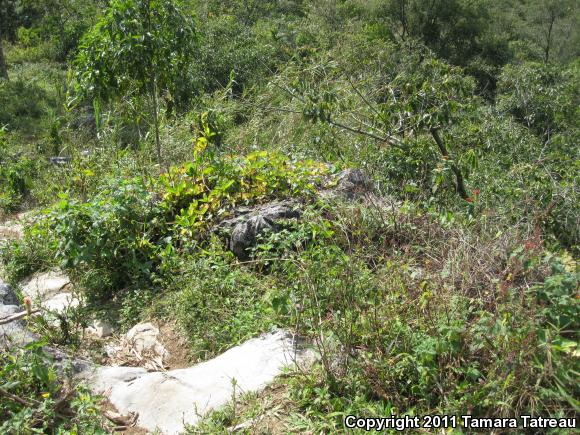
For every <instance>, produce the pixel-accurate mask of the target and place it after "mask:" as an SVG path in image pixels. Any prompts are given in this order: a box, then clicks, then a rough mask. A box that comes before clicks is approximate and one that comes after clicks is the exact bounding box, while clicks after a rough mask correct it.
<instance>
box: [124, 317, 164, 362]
mask: <svg viewBox="0 0 580 435" xmlns="http://www.w3.org/2000/svg"><path fill="white" fill-rule="evenodd" d="M158 336H159V329H158V328H156V327H155V326H154V325H153V324H152V323H139V324H137V325H135V326H133V327H132V328H131V329H130V330H129V331H128V332H127V334H125V341H126V342H127V343H129V345H130V347H132V348H133V349H135V350H136V351H137V352H139V353H153V354H156V355H159V356H161V357H166V356H167V355H168V352H167V350H166V349H165V347H164V346H163V345H162V344H161V343H160V342H159V340H158V339H157V337H158Z"/></svg>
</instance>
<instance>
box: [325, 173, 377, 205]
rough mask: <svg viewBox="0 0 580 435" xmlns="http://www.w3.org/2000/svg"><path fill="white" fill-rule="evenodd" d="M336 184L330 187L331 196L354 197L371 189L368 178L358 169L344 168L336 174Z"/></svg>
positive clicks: (362, 194)
mask: <svg viewBox="0 0 580 435" xmlns="http://www.w3.org/2000/svg"><path fill="white" fill-rule="evenodd" d="M336 180H337V185H336V187H335V188H334V189H331V192H332V196H341V197H343V198H346V199H355V198H357V197H360V196H364V195H365V194H366V193H369V192H370V191H371V190H372V183H371V180H370V178H369V177H368V176H367V175H366V174H365V173H364V172H363V171H362V170H360V169H345V170H344V171H342V172H339V173H338V174H337V175H336Z"/></svg>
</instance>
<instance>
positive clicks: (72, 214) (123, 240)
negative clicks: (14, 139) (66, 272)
mask: <svg viewBox="0 0 580 435" xmlns="http://www.w3.org/2000/svg"><path fill="white" fill-rule="evenodd" d="M47 219H48V221H49V227H50V228H51V231H52V232H53V234H54V237H55V240H56V243H55V246H54V250H55V258H56V259H57V260H58V261H59V262H60V263H61V266H62V267H64V268H65V269H71V270H72V271H76V273H77V275H81V273H80V272H81V271H83V270H85V271H86V270H87V268H88V269H89V270H92V271H94V272H98V273H92V274H90V275H88V276H87V277H90V279H85V280H84V281H83V284H84V286H85V287H87V289H88V290H89V295H92V296H96V297H104V298H106V297H110V296H111V295H112V294H113V293H114V292H115V291H116V290H118V289H121V288H124V287H126V286H139V284H142V283H149V282H150V281H151V279H152V276H151V275H152V273H153V272H154V270H155V264H156V262H155V253H156V252H157V250H158V249H160V247H161V246H163V245H164V243H166V242H165V241H163V240H162V239H161V237H162V235H164V234H165V228H166V222H165V221H164V220H163V218H162V213H161V209H160V208H159V206H158V203H157V201H156V200H155V199H154V196H153V194H152V192H150V190H148V188H147V186H146V185H145V184H144V183H143V182H142V181H141V180H140V179H131V180H112V181H111V182H110V183H108V185H106V186H103V190H102V191H101V193H100V194H98V195H96V196H95V197H94V198H92V199H91V200H90V201H88V202H86V203H81V202H78V201H76V200H74V199H71V198H67V197H66V196H63V197H62V198H61V200H60V202H59V203H58V204H57V205H56V206H55V207H54V208H53V209H52V210H51V211H50V213H49V214H48V216H47Z"/></svg>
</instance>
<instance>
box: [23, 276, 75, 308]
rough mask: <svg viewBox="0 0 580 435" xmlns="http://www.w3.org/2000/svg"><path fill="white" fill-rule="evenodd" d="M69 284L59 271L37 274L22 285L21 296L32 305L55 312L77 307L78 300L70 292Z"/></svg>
mask: <svg viewBox="0 0 580 435" xmlns="http://www.w3.org/2000/svg"><path fill="white" fill-rule="evenodd" d="M70 287H71V282H70V279H69V278H68V276H66V274H65V273H64V272H62V271H60V270H50V271H48V272H38V273H35V274H34V275H32V276H31V277H30V278H28V279H27V280H26V281H25V282H24V283H23V284H22V294H23V295H24V296H28V297H29V298H31V299H32V301H33V304H38V305H40V306H41V307H43V308H45V309H47V310H50V311H56V312H59V313H60V312H64V311H66V310H67V309H69V308H73V307H77V306H78V305H79V304H80V301H79V299H78V298H77V297H76V296H75V295H74V294H73V293H72V292H71V291H70Z"/></svg>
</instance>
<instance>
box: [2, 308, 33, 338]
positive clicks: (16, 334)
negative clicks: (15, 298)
mask: <svg viewBox="0 0 580 435" xmlns="http://www.w3.org/2000/svg"><path fill="white" fill-rule="evenodd" d="M20 311H22V309H21V308H20V307H19V306H18V305H1V304H0V319H2V318H4V317H8V316H10V315H12V314H15V313H18V312H20ZM35 338H36V337H35V336H34V334H32V333H31V332H30V331H28V330H27V329H26V324H25V322H24V321H23V320H15V321H12V322H10V323H6V324H4V325H0V348H1V349H9V348H12V347H21V346H25V345H27V344H28V343H30V342H32V341H34V340H35Z"/></svg>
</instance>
